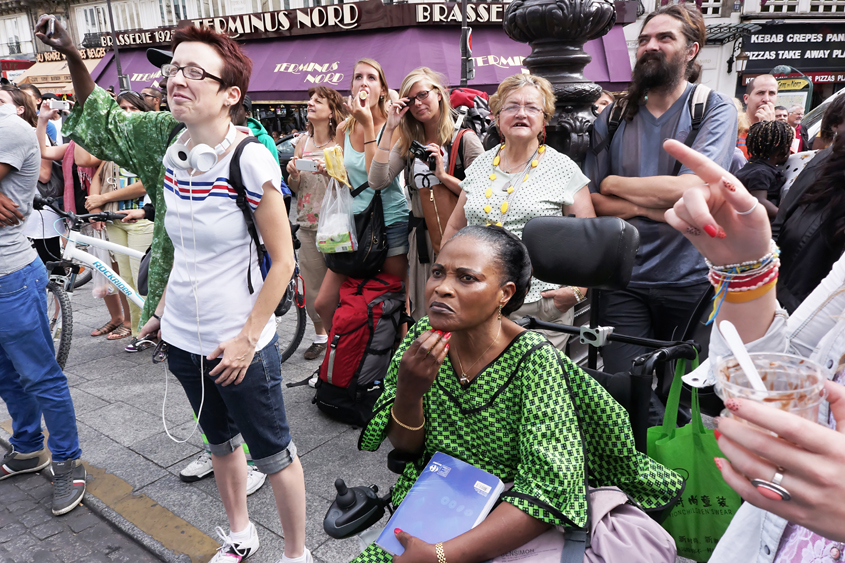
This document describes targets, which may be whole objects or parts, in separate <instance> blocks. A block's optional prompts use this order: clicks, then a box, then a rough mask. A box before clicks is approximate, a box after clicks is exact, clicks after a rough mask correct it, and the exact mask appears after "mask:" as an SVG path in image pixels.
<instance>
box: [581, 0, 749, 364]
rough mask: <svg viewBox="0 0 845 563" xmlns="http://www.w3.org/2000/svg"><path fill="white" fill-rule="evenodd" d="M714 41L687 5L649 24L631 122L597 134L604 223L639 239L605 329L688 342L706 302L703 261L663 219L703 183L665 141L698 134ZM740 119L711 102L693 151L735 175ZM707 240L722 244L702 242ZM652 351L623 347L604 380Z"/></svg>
mask: <svg viewBox="0 0 845 563" xmlns="http://www.w3.org/2000/svg"><path fill="white" fill-rule="evenodd" d="M704 41H705V26H704V19H703V18H702V17H701V13H700V12H699V11H698V10H697V9H695V7H692V8H690V7H689V6H688V5H686V4H679V5H669V6H664V7H662V8H660V9H658V10H656V11H654V12H652V13H651V14H649V16H648V17H647V18H646V19H645V23H644V25H643V28H642V31H641V32H640V35H639V38H638V43H639V47H638V48H637V63H636V66H635V67H634V72H633V76H632V79H631V84H630V86H629V89H628V94H627V96H626V98H625V103H626V106H625V112H624V118H623V119H622V120H621V122H620V124H619V127H618V128H617V129H616V131H615V133H614V134H613V136H612V139H611V140H610V142H605V141H604V138H605V137H607V136H608V120H609V119H610V116H611V115H613V113H614V112H613V111H612V106H611V107H608V108H607V109H606V110H605V111H603V112H602V113H601V115H600V116H599V118H598V119H597V120H596V122H595V124H594V126H593V136H592V139H591V143H592V147H593V150H592V151H590V152H588V154H587V160H586V162H585V172H586V174H587V176H588V177H589V178H590V191H591V192H592V199H593V206H594V207H595V209H596V214H597V215H599V216H603V215H609V216H614V217H620V218H622V219H626V220H627V221H629V222H630V223H631V224H633V225H634V226H635V227H636V228H637V229H638V230H639V232H640V248H639V250H638V252H637V259H636V263H635V265H634V271H633V275H632V277H631V283H630V284H629V285H628V288H627V289H625V290H622V291H613V292H602V294H601V298H600V299H599V313H600V320H601V323H602V324H603V325H606V326H614V327H616V332H617V333H621V334H629V335H635V336H644V337H650V338H659V339H669V338H671V337H672V336H673V335H674V336H675V337H678V336H679V333H680V331H682V330H683V328H684V327H685V326H686V323H687V322H688V321H689V319H690V316H691V314H692V312H693V310H694V309H695V305H696V303H697V302H698V300H699V298H701V296H702V295H703V294H704V293H705V290H706V289H707V288H708V286H709V283H708V281H707V267H706V266H705V264H704V259H703V258H702V256H701V255H700V254H699V253H698V251H697V250H696V249H695V247H694V246H693V245H692V244H690V242H689V241H688V240H687V239H686V238H685V237H684V236H683V235H682V234H681V233H679V232H678V231H676V230H674V229H673V228H672V227H670V226H669V225H667V224H666V223H665V221H664V218H663V215H664V213H665V211H666V210H667V209H668V208H670V207H672V206H673V205H674V204H675V202H676V201H677V200H678V199H679V198H680V197H681V195H683V193H684V191H685V190H686V189H687V188H690V187H692V186H695V185H697V184H702V183H703V182H702V181H701V180H700V179H699V178H698V177H697V176H695V174H693V172H692V171H691V170H690V169H688V168H687V167H685V166H681V167H680V169H679V170H678V171H677V172H676V171H675V168H676V167H675V159H674V158H672V157H671V156H669V154H668V153H666V152H665V151H664V150H663V147H662V144H663V141H664V140H666V139H677V140H678V141H680V142H684V141H686V139H687V136H688V134H689V133H690V130H691V128H692V126H691V123H692V117H691V113H690V103H689V102H690V96H692V93H693V90H694V85H693V84H692V83H693V82H695V81H696V80H697V79H698V77H699V75H700V71H701V67H700V65H699V64H698V63H697V62H696V61H695V59H696V57H697V56H698V53H699V51H700V50H701V47H702V46H703V45H704ZM736 130H737V112H736V108H735V107H734V105H733V103H732V102H731V100H730V99H729V98H728V97H726V96H724V95H722V94H720V93H718V92H715V91H713V92H710V95H709V99H708V102H707V104H706V109H705V110H704V114H703V119H702V121H701V126H700V128H699V130H698V133H697V136H696V137H695V138H694V141H693V142H692V148H693V149H695V150H696V151H698V152H700V153H701V154H703V155H705V156H707V157H708V158H710V159H712V160H713V161H715V162H716V163H718V164H719V165H720V166H722V167H724V168H725V169H728V168H729V167H730V164H731V157H732V155H733V152H734V143H735V141H736V136H735V135H734V132H735V131H736ZM695 234H698V235H700V236H720V235H723V233H718V232H716V231H715V230H714V231H713V232H712V233H710V232H708V233H695ZM645 351H646V350H645V349H643V348H640V347H637V346H631V345H627V344H618V343H614V344H611V345H609V346H606V347H604V348H603V349H602V356H603V358H604V370H605V371H606V372H609V373H616V372H621V371H627V370H628V369H629V368H630V367H631V360H633V358H635V357H636V356H638V355H640V354H642V353H644V352H645Z"/></svg>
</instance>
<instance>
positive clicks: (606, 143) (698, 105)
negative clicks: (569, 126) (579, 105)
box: [593, 84, 713, 176]
mask: <svg viewBox="0 0 845 563" xmlns="http://www.w3.org/2000/svg"><path fill="white" fill-rule="evenodd" d="M712 93H713V91H712V90H711V89H710V88H709V87H707V86H705V85H704V84H696V85H695V86H694V87H693V91H692V94H690V97H689V111H690V116H691V117H692V129H690V132H689V135H687V138H686V140H685V141H684V144H685V145H686V146H688V147H692V144H693V143H694V142H695V139H696V137H698V132H699V130H700V129H701V122H702V121H703V120H704V114H705V113H707V108H708V107H710V99H711V97H712V96H711V94H712ZM627 109H628V100H627V99H626V98H620V99H619V100H617V101H615V102H614V103H613V104H611V105H610V106H609V107H607V108H606V109H605V111H609V112H610V118H609V119H608V120H607V135H606V136H605V137H604V139H602V140H601V142H600V143H599V144H598V145H596V147H595V148H594V149H593V154H594V155H596V156H598V155H599V153H601V152H602V151H604V150H606V149H607V148H608V147H610V142H611V141H612V140H613V135H614V134H615V133H616V130H617V129H619V125H620V124H621V123H622V120H623V119H624V118H625V114H626V113H627ZM680 171H681V163H680V162H678V161H675V168H674V170H673V172H672V175H673V176H677V175H678V172H680Z"/></svg>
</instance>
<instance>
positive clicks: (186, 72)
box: [161, 64, 223, 84]
mask: <svg viewBox="0 0 845 563" xmlns="http://www.w3.org/2000/svg"><path fill="white" fill-rule="evenodd" d="M180 70H181V71H182V76H184V77H185V78H187V79H188V80H205V79H206V78H211V79H212V80H216V81H217V82H220V83H221V84H222V83H223V80H222V79H220V78H219V77H217V76H214V75H213V74H210V73H208V72H206V71H204V70H203V69H201V68H200V67H198V66H190V65H189V66H176V65H174V64H166V65H161V74H162V75H163V76H166V77H167V78H173V77H175V76H176V75H177V74H178V73H179V71H180Z"/></svg>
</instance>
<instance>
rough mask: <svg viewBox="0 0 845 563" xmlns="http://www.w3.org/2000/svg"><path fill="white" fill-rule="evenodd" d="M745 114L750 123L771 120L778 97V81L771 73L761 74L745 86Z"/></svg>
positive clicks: (773, 116)
mask: <svg viewBox="0 0 845 563" xmlns="http://www.w3.org/2000/svg"><path fill="white" fill-rule="evenodd" d="M742 99H743V101H744V102H745V105H746V108H745V114H746V115H747V116H748V119H749V121H750V122H751V123H757V122H758V121H773V120H774V119H775V104H776V103H777V99H778V81H777V80H775V77H774V76H772V75H771V74H761V75H760V76H757V77H755V78H753V79H751V81H749V82H748V85H747V86H746V87H745V95H744V96H743V97H742Z"/></svg>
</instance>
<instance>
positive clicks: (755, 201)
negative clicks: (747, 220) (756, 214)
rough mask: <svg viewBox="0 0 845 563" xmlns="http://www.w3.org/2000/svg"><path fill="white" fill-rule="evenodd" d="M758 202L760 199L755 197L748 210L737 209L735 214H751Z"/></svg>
mask: <svg viewBox="0 0 845 563" xmlns="http://www.w3.org/2000/svg"><path fill="white" fill-rule="evenodd" d="M759 204H760V200H759V199H755V200H754V205H752V206H751V209H749V210H748V211H737V212H736V214H737V215H749V214H751V213H752V212H753V211H754V210H755V209H757V206H758V205H759Z"/></svg>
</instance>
